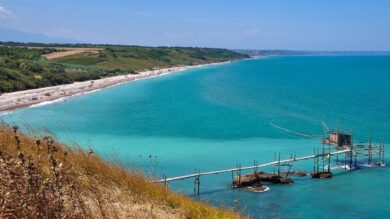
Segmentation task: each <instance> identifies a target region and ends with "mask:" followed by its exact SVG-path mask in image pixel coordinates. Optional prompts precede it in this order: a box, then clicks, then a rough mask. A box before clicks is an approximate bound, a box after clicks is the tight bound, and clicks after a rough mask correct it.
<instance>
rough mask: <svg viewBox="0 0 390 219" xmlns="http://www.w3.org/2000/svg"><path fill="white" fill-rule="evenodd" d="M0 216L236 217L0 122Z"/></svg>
mask: <svg viewBox="0 0 390 219" xmlns="http://www.w3.org/2000/svg"><path fill="white" fill-rule="evenodd" d="M0 167H1V168H0V217H1V218H240V217H241V216H240V215H238V214H236V213H234V212H233V211H232V210H230V209H218V208H214V207H210V206H208V205H207V204H205V203H201V202H198V201H193V200H192V199H190V198H189V197H184V196H181V195H178V194H175V193H173V192H171V191H170V190H169V189H167V188H166V187H164V186H162V185H158V184H154V183H152V182H150V181H149V180H148V179H147V178H145V177H144V176H143V175H142V174H140V173H139V172H137V171H135V170H128V169H124V168H123V167H121V166H120V165H116V164H112V163H110V162H107V161H104V160H102V159H101V158H99V156H97V155H95V154H94V153H93V151H91V150H90V151H87V152H85V151H82V150H81V149H77V148H76V149H75V148H70V147H67V146H64V145H62V144H60V143H58V142H56V141H55V139H54V138H52V137H50V136H45V137H43V138H37V137H31V136H27V135H25V134H23V133H20V132H19V130H18V127H16V126H14V127H10V126H8V125H7V124H4V123H0Z"/></svg>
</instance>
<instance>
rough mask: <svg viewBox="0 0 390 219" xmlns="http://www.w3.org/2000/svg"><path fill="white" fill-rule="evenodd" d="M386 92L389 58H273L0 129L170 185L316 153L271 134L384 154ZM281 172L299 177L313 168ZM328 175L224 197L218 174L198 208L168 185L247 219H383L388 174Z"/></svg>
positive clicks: (204, 71) (226, 177)
mask: <svg viewBox="0 0 390 219" xmlns="http://www.w3.org/2000/svg"><path fill="white" fill-rule="evenodd" d="M389 85H390V56H288V57H287V56H286V57H282V56H275V57H266V58H260V59H250V60H241V61H236V62H232V63H227V64H221V65H211V66H206V67H201V68H194V69H190V70H187V71H182V72H178V73H175V74H170V75H165V76H162V77H158V78H153V79H148V80H140V81H135V82H130V83H127V84H123V85H120V86H116V87H112V88H108V89H104V90H102V91H99V92H95V93H91V94H89V95H85V96H77V97H74V98H71V99H67V100H66V101H63V102H57V103H54V104H50V105H44V106H39V107H30V108H27V109H21V110H16V111H14V112H13V113H11V114H6V115H3V116H2V117H1V119H3V120H4V121H6V122H9V123H17V124H19V125H25V124H28V125H29V126H31V127H32V128H33V129H34V130H35V132H36V133H43V132H44V131H43V130H46V129H48V130H50V131H51V132H53V133H54V134H55V135H56V136H57V137H58V138H59V139H60V140H61V141H63V142H66V143H70V144H75V143H77V144H80V145H81V146H82V147H84V148H92V149H93V150H94V151H95V152H96V153H99V154H101V155H102V156H104V157H106V158H107V159H114V158H115V159H120V161H121V162H122V163H123V164H124V165H127V166H128V167H129V168H130V167H132V168H134V166H137V168H140V169H141V170H142V171H144V172H145V174H147V175H149V176H156V177H162V174H165V175H167V176H168V177H173V176H178V175H185V174H191V173H194V171H195V169H200V170H201V171H212V170H219V169H228V168H233V167H235V166H236V165H237V164H241V166H246V165H252V164H253V162H254V160H257V161H258V162H259V163H265V162H269V161H272V160H274V154H275V152H277V154H278V153H279V152H281V156H282V159H285V158H289V157H290V156H291V154H296V156H302V155H309V154H312V153H313V150H314V148H321V143H320V141H319V140H318V139H314V138H313V139H311V138H305V137H303V136H298V135H294V134H292V133H288V132H285V131H283V130H281V129H277V128H275V127H273V126H272V125H271V123H273V124H276V125H278V126H280V127H283V128H288V129H291V130H295V131H301V132H305V133H310V134H312V135H316V136H322V135H323V134H324V129H325V128H334V129H336V128H337V129H339V130H347V131H352V132H353V135H354V141H355V142H361V141H365V142H367V141H368V140H369V135H370V131H371V130H372V133H373V139H374V141H375V142H379V139H380V138H383V140H384V142H385V143H389V142H390V124H389V122H390V87H389ZM388 155H390V153H388V152H386V156H387V157H386V162H387V163H388V162H389V159H388ZM341 157H342V156H341ZM341 157H340V159H341ZM333 159H334V158H333ZM364 159H367V158H366V157H365V158H364ZM364 159H363V161H364ZM292 168H293V169H296V170H306V171H309V172H310V171H311V170H312V168H313V165H312V161H307V162H300V163H296V164H295V165H294V166H293V167H292ZM261 170H264V171H270V172H272V171H273V168H272V167H270V168H264V169H261ZM334 173H335V175H334V177H333V178H332V179H330V180H313V179H311V178H310V177H302V178H299V177H294V180H295V182H294V184H292V185H269V187H270V190H269V191H267V192H265V193H251V192H248V191H242V190H232V189H231V188H230V184H231V180H232V175H231V174H230V173H228V174H220V175H212V176H204V177H201V186H200V190H201V191H200V196H199V197H196V196H193V195H192V193H193V188H194V187H193V186H194V181H193V179H188V180H183V181H178V182H172V183H170V184H169V185H170V188H171V189H173V190H175V191H177V192H179V193H183V194H186V195H191V196H192V197H193V198H195V199H200V200H203V201H206V202H209V203H211V204H214V205H217V206H228V207H232V208H234V209H236V210H238V211H241V212H243V213H245V214H248V215H251V216H253V217H256V218H269V217H280V218H331V217H342V218H356V217H359V218H386V217H390V208H389V207H388V206H390V184H389V182H390V169H389V168H388V166H386V167H376V168H362V169H360V170H357V171H350V172H345V171H343V170H342V169H334Z"/></svg>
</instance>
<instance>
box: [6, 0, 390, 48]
mask: <svg viewBox="0 0 390 219" xmlns="http://www.w3.org/2000/svg"><path fill="white" fill-rule="evenodd" d="M0 27H3V28H10V29H14V30H18V31H23V32H28V33H34V34H42V35H46V36H51V37H61V38H68V39H73V40H77V41H81V42H86V43H109V44H127V45H144V46H195V47H219V48H229V49H291V50H355V51H356V50H381V51H384V50H386V51H390V1H389V0H240V1H239V0H185V1H184V0H128V1H125V0H55V1H53V0H0Z"/></svg>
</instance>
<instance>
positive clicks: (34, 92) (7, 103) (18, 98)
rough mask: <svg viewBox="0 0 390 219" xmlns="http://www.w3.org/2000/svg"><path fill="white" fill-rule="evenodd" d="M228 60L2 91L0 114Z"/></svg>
mask: <svg viewBox="0 0 390 219" xmlns="http://www.w3.org/2000/svg"><path fill="white" fill-rule="evenodd" d="M229 62H230V61H228V62H216V63H209V64H200V65H191V66H176V67H170V68H164V69H158V70H149V71H143V72H139V73H137V74H126V75H116V76H112V77H107V78H101V79H96V80H88V81H82V82H74V83H72V84H63V85H57V86H51V87H44V88H37V89H30V90H23V91H16V92H11V93H4V94H2V95H0V115H2V114H8V113H10V112H11V111H13V110H16V109H21V108H27V107H31V106H36V105H41V104H44V103H45V102H47V104H50V103H55V102H57V101H56V100H58V102H59V101H64V100H66V99H68V98H72V97H75V96H79V95H87V94H89V93H93V92H97V91H100V90H103V89H105V88H110V87H113V86H118V85H121V84H124V83H128V82H130V81H136V80H141V79H148V78H154V77H158V76H163V75H167V74H172V73H176V72H179V71H184V70H187V69H191V68H196V67H202V66H206V65H215V64H224V63H229ZM44 105H46V104H44Z"/></svg>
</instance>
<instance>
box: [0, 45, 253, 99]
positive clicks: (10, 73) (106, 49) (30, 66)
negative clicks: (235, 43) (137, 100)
mask: <svg viewBox="0 0 390 219" xmlns="http://www.w3.org/2000/svg"><path fill="white" fill-rule="evenodd" d="M62 48H101V50H99V51H95V52H83V53H79V54H76V55H71V56H66V57H61V58H58V59H54V60H51V61H48V60H46V59H45V58H44V57H42V55H43V54H49V53H52V52H56V51H62V50H63V49H62ZM247 57H248V56H247V55H242V54H239V53H236V52H232V51H230V50H227V49H211V48H185V47H139V46H120V45H91V44H77V45H69V44H64V45H62V44H48V45H46V44H23V43H12V42H10V43H2V44H1V45H0V93H4V92H13V91H19V90H25V89H33V88H40V87H47V86H53V85H60V84H67V83H72V82H75V81H85V80H92V79H99V78H103V77H108V76H114V75H119V74H128V73H136V72H139V71H143V70H145V69H153V68H165V67H172V66H180V65H197V64H206V63H213V62H223V61H229V60H236V59H242V58H247Z"/></svg>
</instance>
